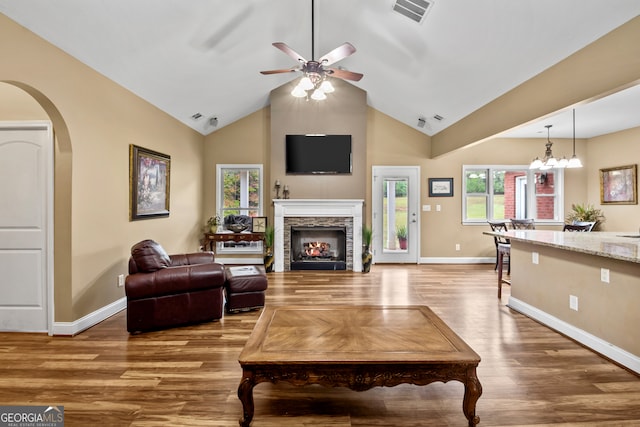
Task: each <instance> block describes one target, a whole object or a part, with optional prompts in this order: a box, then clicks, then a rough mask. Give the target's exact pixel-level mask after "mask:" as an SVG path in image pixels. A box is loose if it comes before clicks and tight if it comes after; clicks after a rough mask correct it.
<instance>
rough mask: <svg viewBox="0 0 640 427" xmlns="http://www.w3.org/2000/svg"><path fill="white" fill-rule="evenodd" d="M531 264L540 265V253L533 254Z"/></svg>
mask: <svg viewBox="0 0 640 427" xmlns="http://www.w3.org/2000/svg"><path fill="white" fill-rule="evenodd" d="M531 262H532V263H534V264H539V263H540V255H538V252H531Z"/></svg>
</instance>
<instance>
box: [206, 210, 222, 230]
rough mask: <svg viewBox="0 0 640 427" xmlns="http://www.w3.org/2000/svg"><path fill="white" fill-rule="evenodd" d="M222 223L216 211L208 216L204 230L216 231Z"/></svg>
mask: <svg viewBox="0 0 640 427" xmlns="http://www.w3.org/2000/svg"><path fill="white" fill-rule="evenodd" d="M221 225H222V220H221V219H220V214H218V213H216V214H215V215H214V216H212V217H209V219H208V220H207V225H206V230H205V231H206V232H211V233H216V232H218V231H219V230H218V228H219V227H220V226H221Z"/></svg>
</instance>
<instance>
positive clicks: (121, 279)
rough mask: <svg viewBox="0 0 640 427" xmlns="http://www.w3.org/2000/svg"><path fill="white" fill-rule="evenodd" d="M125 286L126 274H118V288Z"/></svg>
mask: <svg viewBox="0 0 640 427" xmlns="http://www.w3.org/2000/svg"><path fill="white" fill-rule="evenodd" d="M123 286H124V274H118V287H119V288H121V287H123Z"/></svg>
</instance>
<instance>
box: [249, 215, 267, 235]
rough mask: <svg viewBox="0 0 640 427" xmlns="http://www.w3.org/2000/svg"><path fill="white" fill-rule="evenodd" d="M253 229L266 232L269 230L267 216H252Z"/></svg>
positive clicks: (253, 230) (255, 231)
mask: <svg viewBox="0 0 640 427" xmlns="http://www.w3.org/2000/svg"><path fill="white" fill-rule="evenodd" d="M251 231H252V232H254V233H264V232H265V231H267V217H266V216H254V217H252V218H251Z"/></svg>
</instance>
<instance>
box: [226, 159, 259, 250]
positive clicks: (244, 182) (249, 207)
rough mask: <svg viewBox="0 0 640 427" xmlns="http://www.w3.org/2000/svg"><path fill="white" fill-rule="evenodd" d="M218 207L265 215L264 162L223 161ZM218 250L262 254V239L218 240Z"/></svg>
mask: <svg viewBox="0 0 640 427" xmlns="http://www.w3.org/2000/svg"><path fill="white" fill-rule="evenodd" d="M216 179H217V183H218V185H217V189H216V206H217V207H218V210H217V212H218V214H219V215H220V218H221V219H222V220H223V221H224V218H225V217H226V216H228V215H247V216H250V217H254V216H263V213H262V212H263V197H262V165H251V164H233V165H226V164H220V165H217V167H216ZM216 251H217V252H218V253H229V252H235V253H237V252H248V253H257V252H260V253H262V242H224V243H222V242H218V243H217V247H216Z"/></svg>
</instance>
